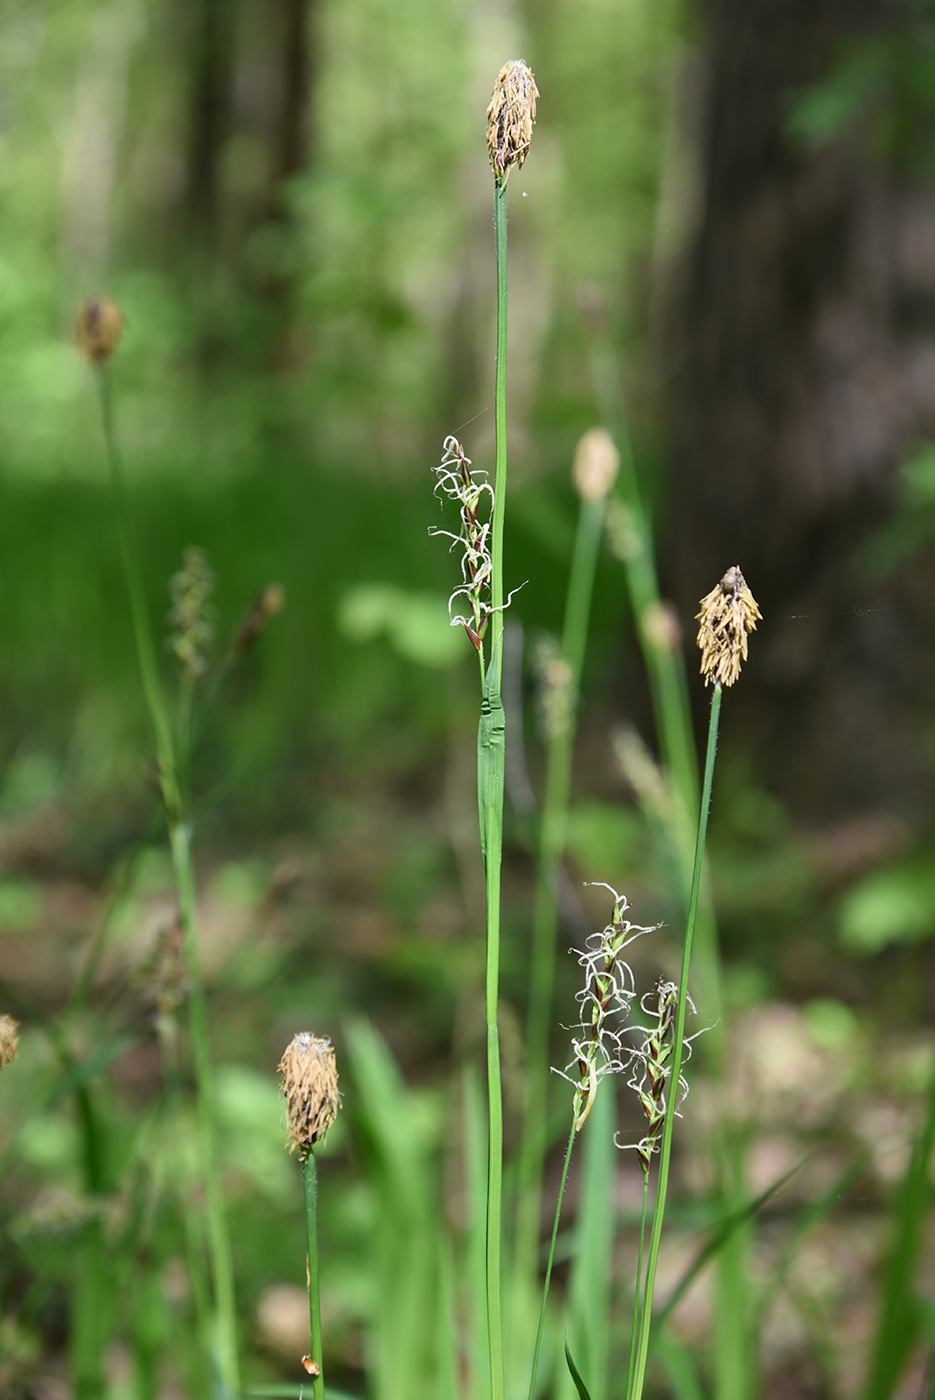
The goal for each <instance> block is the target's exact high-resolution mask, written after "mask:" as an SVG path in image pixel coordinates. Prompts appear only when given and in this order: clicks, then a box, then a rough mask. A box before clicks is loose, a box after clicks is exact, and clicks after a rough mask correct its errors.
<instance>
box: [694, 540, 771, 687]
mask: <svg viewBox="0 0 935 1400" xmlns="http://www.w3.org/2000/svg"><path fill="white" fill-rule="evenodd" d="M762 616H763V614H762V613H761V612H760V609H759V608H758V606H757V602H756V599H755V598H754V596H753V594H752V593H751V592H750V590H749V588H748V587H747V583H746V580H745V578H744V576H743V574H742V573H741V572H740V569H739V568H738V567H737V565H736V564H735V565H734V566H733V568H731V569H728V570H727V573H726V574H725V575H724V577H723V578H722V579H721V581H720V583H719V584H718V585H717V587H716V588H712V589H711V592H710V593H707V594H706V595H705V596H704V598H702V600H701V611H700V612H699V613H696V619H697V621H698V622H699V624H700V625H699V628H698V646H699V647H700V649H701V674H702V675H703V676H704V678H705V685H709V684H710V683H711V682H712V681H713V682H714V684H715V685H733V684H734V681H735V680H736V679H737V677H738V676H739V675H740V665H741V662H743V661H746V659H747V638H748V636H749V634H750V633H751V632H755V631H756V623H757V618H762Z"/></svg>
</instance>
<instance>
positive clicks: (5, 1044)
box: [0, 1016, 19, 1069]
mask: <svg viewBox="0 0 935 1400" xmlns="http://www.w3.org/2000/svg"><path fill="white" fill-rule="evenodd" d="M18 1027H19V1021H14V1020H13V1017H12V1016H0V1069H6V1067H7V1065H8V1064H9V1063H10V1061H11V1060H15V1059H16V1052H17V1050H18V1049H19V1036H18V1035H17V1034H16V1031H17V1028H18Z"/></svg>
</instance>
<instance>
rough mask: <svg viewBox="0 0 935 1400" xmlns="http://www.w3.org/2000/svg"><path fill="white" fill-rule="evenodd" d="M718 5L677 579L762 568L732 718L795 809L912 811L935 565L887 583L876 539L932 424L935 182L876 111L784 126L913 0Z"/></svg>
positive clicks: (680, 456) (684, 357)
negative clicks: (818, 138) (831, 125)
mask: <svg viewBox="0 0 935 1400" xmlns="http://www.w3.org/2000/svg"><path fill="white" fill-rule="evenodd" d="M704 12H705V17H706V22H707V98H706V121H705V125H704V130H703V136H702V138H701V139H702V150H701V153H700V160H701V165H702V171H701V186H702V189H701V194H702V201H703V207H702V209H701V212H700V215H699V220H698V225H697V230H696V234H695V237H694V241H693V246H692V247H691V248H690V252H689V257H688V260H687V265H686V267H685V274H684V285H683V287H682V289H681V294H680V297H679V305H678V310H677V312H676V314H675V316H674V318H673V327H672V330H673V333H672V337H671V345H670V347H669V351H668V354H669V361H670V364H671V366H672V369H673V370H674V382H673V401H672V407H673V410H674V413H673V421H674V423H675V434H676V440H675V461H674V478H673V482H674V492H673V519H672V522H671V523H672V531H671V534H670V537H669V538H670V548H669V557H668V570H667V573H668V581H669V585H670V587H671V589H672V592H673V594H674V596H675V598H676V599H677V602H678V604H679V607H680V611H681V613H682V615H683V616H691V614H692V613H693V612H694V611H695V606H694V605H695V600H696V599H697V598H699V597H700V596H701V595H702V594H703V593H705V592H707V590H708V589H709V588H710V587H712V585H713V584H714V583H715V582H716V581H717V579H718V578H720V576H721V575H722V574H723V572H724V571H725V570H726V569H727V568H728V567H729V566H730V565H733V564H739V565H740V566H741V568H742V569H743V570H744V572H745V574H746V577H747V580H748V582H749V584H750V586H751V587H752V589H753V591H754V593H755V594H756V596H757V598H758V599H759V601H760V605H761V608H762V610H763V613H764V615H765V620H764V622H763V623H762V624H761V631H760V633H758V635H757V636H756V637H755V638H754V640H753V643H752V646H751V660H750V664H749V666H748V668H747V670H746V672H745V674H744V676H743V678H742V679H741V681H740V683H739V684H738V686H737V687H736V692H735V693H733V694H731V696H730V697H729V710H730V712H731V714H730V725H731V732H732V733H734V734H741V735H743V736H744V737H745V739H746V740H747V741H748V742H749V743H750V744H752V745H754V746H755V747H756V749H757V751H758V752H759V753H760V754H762V755H764V756H765V761H766V763H767V764H769V765H770V767H771V772H770V774H769V777H770V779H771V781H772V783H773V785H774V786H775V788H776V789H777V790H778V791H779V792H780V793H781V794H782V795H783V796H784V797H785V798H787V799H788V800H789V801H790V802H791V804H792V806H793V810H794V811H795V812H797V814H798V815H799V817H801V818H804V819H805V820H811V821H817V822H821V821H826V820H831V821H840V820H842V819H844V818H851V817H853V816H855V814H864V815H865V816H870V815H871V814H873V813H877V814H881V815H882V814H889V817H888V820H889V827H888V829H889V830H890V831H892V829H893V822H892V816H893V815H894V814H895V815H896V816H897V817H898V818H900V819H901V820H902V821H904V822H905V823H907V824H908V825H909V826H910V827H911V826H913V825H918V824H919V823H920V822H922V821H923V820H925V819H927V818H928V815H929V804H930V796H931V782H930V771H929V770H930V764H929V761H928V758H927V755H926V728H927V726H928V725H929V724H930V714H931V704H932V699H931V697H932V693H933V683H935V674H933V665H932V660H931V657H932V654H933V648H932V645H931V642H932V635H931V634H932V617H933V613H932V610H931V604H932V600H933V598H935V569H933V567H932V558H931V553H929V554H928V555H927V556H926V555H925V554H924V553H923V554H920V555H917V556H916V557H915V558H914V559H912V560H911V561H909V562H907V563H906V564H904V565H903V566H902V567H900V568H899V569H898V570H896V572H895V573H893V574H892V575H891V576H890V577H889V578H888V579H886V581H880V580H879V579H876V578H874V577H873V576H872V575H871V573H870V572H869V571H868V569H867V567H866V564H865V562H864V560H863V558H862V554H861V550H862V547H864V546H865V545H866V543H867V541H868V540H869V539H870V538H871V537H872V536H873V534H874V532H875V531H876V530H877V529H878V528H879V526H880V525H881V523H882V522H883V521H884V520H885V519H886V518H887V517H888V516H890V515H891V513H892V510H893V505H894V500H895V498H896V475H895V473H896V468H897V467H898V466H899V465H900V463H901V462H902V461H903V460H904V459H905V457H906V456H907V454H908V452H909V451H910V450H911V449H912V448H913V446H914V445H916V444H918V442H919V441H920V439H923V438H925V437H926V436H930V435H935V189H933V186H932V184H931V182H930V181H929V182H927V181H926V180H925V179H922V178H920V177H919V176H918V175H917V174H913V171H912V167H911V162H908V161H901V162H898V161H897V160H895V159H892V158H886V157H880V156H879V155H874V154H873V153H872V152H871V150H870V142H869V141H868V140H867V134H868V126H867V121H861V119H860V118H858V119H857V120H856V121H855V122H851V123H850V124H849V126H848V129H847V130H842V131H840V132H839V133H838V134H837V135H835V136H833V137H832V138H831V139H829V140H827V141H826V142H824V143H823V144H821V145H820V146H818V147H817V148H813V149H809V150H806V149H805V148H804V147H803V145H802V144H801V142H800V143H798V144H797V143H796V142H795V141H794V140H793V139H792V137H791V135H790V134H789V114H790V111H792V110H793V107H794V103H795V101H796V100H798V99H799V97H800V94H801V93H802V91H803V90H805V89H807V88H808V87H809V85H813V84H815V83H816V82H818V81H819V80H823V79H824V75H826V74H827V72H828V70H829V65H832V64H833V63H840V61H841V57H840V56H841V52H842V50H841V45H842V43H845V42H850V43H851V44H854V43H856V44H858V45H861V44H862V45H864V46H866V45H870V46H872V45H873V44H874V43H877V44H878V46H879V39H880V37H881V35H882V34H883V33H884V29H883V26H884V25H886V26H891V28H890V29H888V30H886V31H885V32H886V33H887V34H889V35H892V34H897V36H898V26H899V24H900V23H903V22H905V23H909V19H908V18H905V20H904V18H903V17H908V16H909V14H910V11H909V9H908V7H899V6H895V5H894V4H893V3H890V4H888V5H885V6H884V5H883V4H881V3H876V0H705V4H704ZM915 13H916V14H918V13H919V12H918V10H916V11H915ZM911 38H912V36H911V35H909V36H908V40H907V42H911ZM874 52H876V51H875V50H874ZM880 52H883V50H882V49H881V50H880ZM868 607H869V608H871V609H879V611H870V612H869V613H858V609H859V608H868ZM803 615H804V616H803ZM884 826H886V821H883V822H882V823H881V827H880V829H881V831H882V830H883V827H884ZM882 839H883V838H882V837H881V840H882ZM871 844H872V843H871Z"/></svg>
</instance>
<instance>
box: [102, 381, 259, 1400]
mask: <svg viewBox="0 0 935 1400" xmlns="http://www.w3.org/2000/svg"><path fill="white" fill-rule="evenodd" d="M97 377H98V385H99V389H100V398H101V417H102V421H103V428H104V440H105V443H106V449H107V460H108V465H109V467H110V480H111V488H112V493H113V499H114V507H115V513H116V520H117V535H118V539H119V542H120V553H121V558H122V561H123V570H124V577H125V581H126V587H127V594H128V597H129V601H130V613H131V617H132V622H133V633H134V637H135V641H136V651H137V658H138V660H139V666H140V675H141V678H142V683H143V693H144V696H145V700H146V707H147V710H148V712H149V720H150V724H151V726H152V731H153V737H154V741H155V745H156V761H157V764H158V768H159V784H160V789H161V792H162V800H163V805H164V807H165V814H166V823H167V825H168V828H169V843H170V849H171V855H172V869H173V874H174V877H175V885H176V895H177V898H178V903H179V918H180V921H181V924H182V930H183V936H184V947H185V960H186V965H187V971H188V979H189V996H188V1008H189V1028H190V1034H191V1044H192V1058H193V1062H194V1070H195V1083H196V1087H197V1093H198V1108H199V1112H198V1118H199V1124H200V1128H201V1151H202V1173H203V1176H204V1183H205V1201H206V1208H207V1223H208V1247H209V1250H210V1253H211V1263H212V1272H213V1276H214V1290H215V1318H214V1336H213V1338H212V1342H213V1351H214V1361H215V1368H216V1372H217V1384H218V1391H219V1395H220V1396H221V1397H223V1400H236V1398H237V1397H238V1396H239V1393H240V1374H239V1361H238V1355H237V1315H236V1306H235V1299H234V1275H233V1263H232V1258H231V1249H230V1238H229V1235H228V1231H227V1223H226V1219H225V1214H224V1201H223V1193H222V1187H221V1174H220V1163H219V1156H218V1142H217V1126H216V1117H215V1104H216V1098H215V1092H214V1069H213V1064H212V1060H211V1047H210V1041H209V1034H208V1012H207V1002H206V999H205V993H204V984H203V981H202V976H201V964H200V958H199V953H198V941H197V935H196V931H195V880H194V871H193V868H192V859H191V831H190V828H189V825H188V822H187V821H186V819H185V814H184V809H183V802H182V794H181V789H180V786H179V772H178V764H177V761H176V754H175V747H174V745H173V740H172V728H171V725H170V722H169V716H168V711H167V707H166V704H165V698H164V695H163V692H162V687H161V684H160V681H159V669H158V666H157V663H156V649H155V645H154V642H153V634H152V630H151V628H150V625H149V617H148V614H147V611H146V600H145V594H144V591H143V580H142V577H141V574H140V569H139V562H138V559H137V554H136V550H135V547H134V541H133V534H132V531H131V528H130V518H129V512H128V510H127V503H126V493H125V490H124V483H123V470H122V464H121V460H120V454H119V450H118V447H117V437H116V433H115V431H114V422H113V403H112V396H111V386H110V376H109V370H108V367H107V365H106V364H105V365H103V366H101V367H100V368H99V369H98V370H97Z"/></svg>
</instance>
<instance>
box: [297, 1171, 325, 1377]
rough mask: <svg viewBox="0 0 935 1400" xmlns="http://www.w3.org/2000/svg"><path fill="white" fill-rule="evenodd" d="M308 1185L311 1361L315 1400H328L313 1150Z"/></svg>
mask: <svg viewBox="0 0 935 1400" xmlns="http://www.w3.org/2000/svg"><path fill="white" fill-rule="evenodd" d="M302 1182H303V1184H304V1186H305V1231H306V1234H307V1236H308V1315H309V1323H310V1326H311V1335H312V1350H311V1358H312V1360H313V1361H314V1362H315V1364H316V1365H317V1367H318V1375H317V1376H315V1377H314V1378H313V1380H312V1394H313V1395H314V1397H315V1400H325V1374H324V1372H325V1367H324V1361H323V1359H322V1354H321V1298H320V1294H319V1291H318V1171H317V1168H316V1165H315V1154H314V1152H312V1151H311V1149H309V1153H308V1156H307V1157H306V1158H305V1160H304V1161H303V1163H302Z"/></svg>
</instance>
